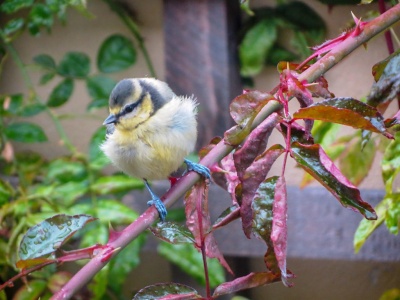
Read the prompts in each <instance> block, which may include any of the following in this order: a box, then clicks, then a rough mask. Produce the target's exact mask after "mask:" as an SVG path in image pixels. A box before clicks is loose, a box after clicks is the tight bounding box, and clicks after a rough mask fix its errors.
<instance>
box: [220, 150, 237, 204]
mask: <svg viewBox="0 0 400 300" xmlns="http://www.w3.org/2000/svg"><path fill="white" fill-rule="evenodd" d="M221 166H222V169H223V170H225V179H226V183H227V184H226V190H227V191H228V192H229V194H230V195H231V198H232V202H233V204H238V201H237V199H236V194H235V190H236V186H237V185H238V184H239V183H240V180H239V177H238V175H237V172H236V168H235V163H234V161H233V153H232V152H231V153H229V154H228V155H227V156H225V157H224V158H223V159H222V160H221Z"/></svg>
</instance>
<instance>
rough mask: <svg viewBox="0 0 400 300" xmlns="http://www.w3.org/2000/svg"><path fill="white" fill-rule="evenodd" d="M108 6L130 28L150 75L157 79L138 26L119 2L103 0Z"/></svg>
mask: <svg viewBox="0 0 400 300" xmlns="http://www.w3.org/2000/svg"><path fill="white" fill-rule="evenodd" d="M103 1H104V2H106V3H107V4H108V6H109V7H110V8H111V10H113V11H114V12H115V13H116V14H117V15H118V16H119V17H120V19H121V20H122V22H123V23H124V24H125V25H126V26H127V27H128V29H129V30H130V31H131V33H132V34H133V36H134V37H135V39H136V41H137V43H138V45H139V48H140V51H142V54H143V56H144V59H145V61H146V64H147V67H148V68H149V72H150V75H151V76H152V77H157V75H156V71H155V70H154V67H153V63H152V62H151V59H150V55H149V52H148V51H147V48H146V46H145V44H144V38H143V36H142V35H141V33H140V31H139V28H138V26H137V24H136V23H135V22H134V21H133V20H132V17H131V16H130V15H129V14H128V13H127V12H126V11H125V9H124V8H123V7H122V6H121V4H119V3H118V2H116V1H114V0H103Z"/></svg>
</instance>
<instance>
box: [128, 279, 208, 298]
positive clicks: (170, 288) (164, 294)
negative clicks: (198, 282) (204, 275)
mask: <svg viewBox="0 0 400 300" xmlns="http://www.w3.org/2000/svg"><path fill="white" fill-rule="evenodd" d="M200 298H201V296H200V295H199V294H198V293H197V291H196V290H195V289H194V288H192V287H189V286H187V285H183V284H180V283H159V284H155V285H150V286H147V287H145V288H143V289H141V290H140V291H139V292H138V293H137V294H136V295H135V297H133V300H157V299H160V300H161V299H164V300H191V299H200Z"/></svg>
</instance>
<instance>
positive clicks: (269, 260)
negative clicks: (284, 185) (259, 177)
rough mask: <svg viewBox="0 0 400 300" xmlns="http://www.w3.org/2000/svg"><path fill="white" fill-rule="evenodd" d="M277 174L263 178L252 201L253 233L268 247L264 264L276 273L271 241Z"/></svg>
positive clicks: (276, 265) (276, 264)
mask: <svg viewBox="0 0 400 300" xmlns="http://www.w3.org/2000/svg"><path fill="white" fill-rule="evenodd" d="M278 178H279V177H278V176H273V177H270V178H268V179H265V180H264V181H263V182H262V183H261V184H260V185H259V187H258V189H257V191H256V193H255V195H254V199H253V203H252V210H253V226H252V231H253V233H254V234H255V235H256V236H257V237H259V238H261V239H263V240H264V241H265V243H266V245H267V247H268V255H266V256H265V259H264V261H265V264H266V266H267V268H268V270H270V271H272V272H273V273H275V274H277V273H280V270H279V268H278V262H277V259H276V255H275V251H274V245H273V243H272V241H271V232H272V219H273V203H274V194H275V187H276V183H277V181H278Z"/></svg>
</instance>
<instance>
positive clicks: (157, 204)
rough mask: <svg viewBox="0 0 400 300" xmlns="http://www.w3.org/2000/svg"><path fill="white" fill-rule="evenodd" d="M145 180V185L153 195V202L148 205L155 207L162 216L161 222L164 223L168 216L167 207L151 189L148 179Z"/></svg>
mask: <svg viewBox="0 0 400 300" xmlns="http://www.w3.org/2000/svg"><path fill="white" fill-rule="evenodd" d="M143 180H144V184H145V185H146V187H147V190H148V191H149V193H150V195H151V200H150V201H148V202H147V205H148V206H152V205H154V206H155V208H156V209H157V211H158V214H159V215H160V220H161V222H164V221H165V217H166V216H167V208H166V207H165V205H164V203H163V202H162V201H161V199H160V198H159V197H158V196H157V195H156V194H155V193H154V192H153V190H152V189H151V187H150V185H149V183H148V182H147V180H146V179H143Z"/></svg>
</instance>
